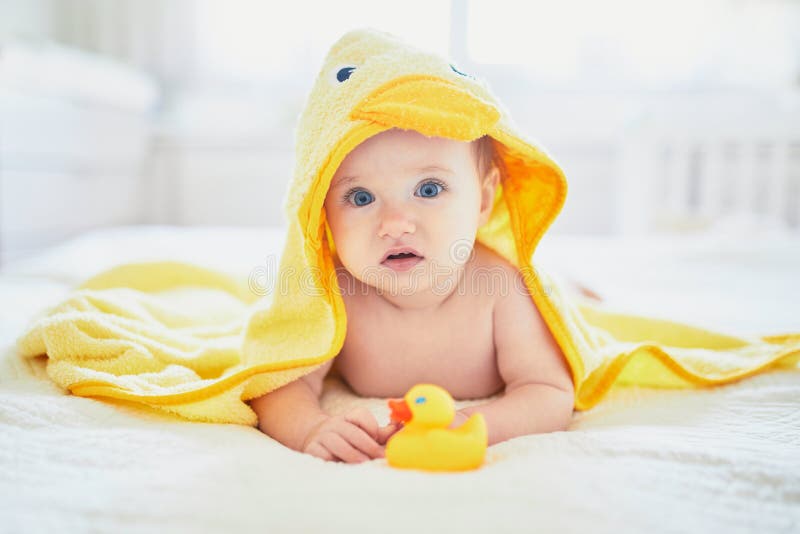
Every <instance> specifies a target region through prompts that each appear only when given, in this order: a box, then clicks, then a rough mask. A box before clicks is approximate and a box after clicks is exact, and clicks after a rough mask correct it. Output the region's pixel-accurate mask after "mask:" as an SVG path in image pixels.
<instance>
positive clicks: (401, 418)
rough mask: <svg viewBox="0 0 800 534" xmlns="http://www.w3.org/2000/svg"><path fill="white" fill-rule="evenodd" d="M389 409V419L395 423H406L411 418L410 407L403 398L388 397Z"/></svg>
mask: <svg viewBox="0 0 800 534" xmlns="http://www.w3.org/2000/svg"><path fill="white" fill-rule="evenodd" d="M389 409H390V410H392V413H391V414H389V419H391V420H392V421H394V422H395V423H406V422H408V421H410V420H411V409H410V408H409V407H408V403H406V401H405V400H403V399H389Z"/></svg>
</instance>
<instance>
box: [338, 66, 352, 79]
mask: <svg viewBox="0 0 800 534" xmlns="http://www.w3.org/2000/svg"><path fill="white" fill-rule="evenodd" d="M354 70H356V68H355V67H342V68H341V69H339V70H338V71H337V72H336V80H337V81H339V82H340V83H341V82H344V81H346V80H347V79H348V78H350V75H351V74H353V71H354Z"/></svg>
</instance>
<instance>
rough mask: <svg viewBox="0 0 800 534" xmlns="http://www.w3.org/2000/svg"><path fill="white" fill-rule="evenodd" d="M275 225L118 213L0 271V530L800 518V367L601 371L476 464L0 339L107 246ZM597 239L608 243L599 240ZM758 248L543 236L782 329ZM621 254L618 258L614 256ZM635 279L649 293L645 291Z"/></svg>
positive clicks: (208, 256)
mask: <svg viewBox="0 0 800 534" xmlns="http://www.w3.org/2000/svg"><path fill="white" fill-rule="evenodd" d="M280 235H282V232H281V231H280V230H274V231H258V230H252V231H245V230H234V229H205V230H203V229H176V228H167V227H154V228H121V229H115V230H111V231H105V232H97V233H93V234H88V235H86V236H84V237H83V238H81V239H79V240H76V241H73V242H70V243H67V244H65V245H64V246H62V247H60V248H58V249H54V250H51V251H49V252H48V253H46V254H43V255H40V256H38V257H35V258H32V259H30V260H28V261H25V262H20V263H17V264H15V265H10V266H7V267H6V268H5V269H4V271H3V273H2V275H0V303H2V304H0V343H1V346H2V352H1V353H0V532H43V531H51V530H52V531H58V532H87V531H91V532H120V531H124V532H139V531H148V532H149V531H158V532H228V531H245V532H250V531H258V532H285V531H290V532H295V531H299V532H331V531H345V530H347V531H351V530H355V531H369V532H375V531H378V532H380V531H388V532H420V531H422V532H438V531H441V530H442V529H447V530H453V531H456V532H458V531H461V532H483V531H489V530H491V531H496V532H509V531H517V532H519V531H522V532H534V531H541V532H584V533H585V532H615V533H617V532H641V531H647V532H792V531H794V532H797V531H798V528H800V410H798V408H800V373H795V372H772V373H767V374H764V375H761V376H757V377H755V378H752V379H748V380H745V381H743V382H740V383H737V384H733V385H729V386H724V387H719V388H714V389H705V390H694V391H661V390H648V389H642V388H631V389H616V390H613V391H612V392H611V394H610V395H609V397H608V398H607V400H605V401H604V402H602V403H601V404H600V405H599V406H597V407H596V408H595V409H593V410H591V411H588V412H579V413H576V414H575V416H574V418H573V423H572V425H571V428H570V430H569V431H567V432H558V433H552V434H544V435H534V436H525V437H520V438H516V439H513V440H510V441H507V442H505V443H501V444H498V445H495V446H493V447H490V449H489V452H488V457H487V463H486V465H485V466H484V467H482V468H481V469H480V470H478V471H476V472H470V473H461V474H429V473H421V472H407V471H399V470H394V469H391V468H389V467H388V466H387V465H386V463H385V460H376V461H373V462H369V463H366V464H360V465H345V464H336V463H325V462H323V461H322V460H319V459H316V458H314V457H311V456H307V455H303V454H299V453H296V452H294V451H291V450H288V449H286V448H285V447H283V446H282V445H280V444H279V443H277V442H275V441H274V440H272V439H270V438H269V437H267V436H265V435H264V434H261V433H260V432H259V431H258V430H256V429H253V428H247V427H239V426H230V425H211V424H198V423H188V422H184V421H181V420H178V419H176V418H171V417H169V416H166V415H164V414H161V413H155V412H146V411H144V409H142V408H139V407H138V406H132V405H125V404H122V403H117V404H111V403H108V402H100V401H97V400H92V399H85V398H79V397H73V396H69V395H65V394H64V393H63V392H62V391H60V390H59V389H58V388H57V387H55V386H54V385H53V384H52V383H51V382H49V380H48V379H47V378H46V376H45V375H44V372H43V367H44V362H43V361H42V360H34V361H29V362H26V361H22V360H20V359H19V358H17V357H16V355H15V353H14V351H13V343H14V339H15V337H16V335H18V334H19V333H21V331H22V329H23V327H24V325H25V324H26V322H27V321H28V320H29V319H30V318H31V316H32V315H33V314H34V313H35V312H37V311H38V310H40V309H41V308H42V307H44V306H46V305H48V304H51V303H54V302H55V301H57V300H58V299H59V298H60V297H61V296H63V294H64V293H65V292H66V291H67V290H68V289H69V287H70V284H72V283H75V282H78V281H80V280H82V279H83V278H85V277H86V276H88V275H90V274H92V273H93V272H96V271H99V270H101V269H103V268H105V267H107V266H109V265H111V264H113V263H117V262H126V261H131V260H139V259H154V258H164V257H171V258H173V259H183V260H188V261H198V262H202V263H204V264H212V265H216V266H218V267H220V268H225V269H227V270H232V271H239V272H241V270H242V269H252V268H255V267H257V266H261V265H264V263H265V262H266V261H270V260H269V258H268V256H269V255H270V254H272V255H273V257H274V258H275V259H276V258H277V254H278V253H279V251H280V242H279V238H278V237H277V236H280ZM613 247H616V248H615V250H618V251H619V253H615V254H608V250H609V248H613ZM643 247H644V248H643ZM647 247H649V248H647ZM737 247H738V248H737ZM760 247H761V248H760V250H758V251H757V252H758V253H757V254H754V253H753V251H752V249H747V250H746V249H744V248H742V247H740V246H738V245H736V244H735V243H734V242H733V241H724V240H722V241H720V240H714V241H697V240H693V241H675V240H669V241H667V240H660V241H656V242H653V241H650V242H647V243H645V242H633V241H626V240H609V239H600V238H596V239H591V238H582V239H577V238H572V239H568V238H557V237H555V238H551V240H550V241H548V242H546V243H545V244H543V247H542V250H541V253H542V254H543V255H544V256H547V259H548V260H549V261H550V262H551V263H553V264H556V265H562V266H563V265H566V266H567V269H568V271H570V272H571V273H572V274H573V275H574V276H575V277H576V278H578V279H579V280H580V281H584V282H587V283H589V284H590V285H591V287H592V288H593V289H595V290H597V291H598V292H599V293H601V294H602V295H604V296H605V297H606V299H607V300H608V301H609V303H610V304H613V305H616V306H618V307H620V308H622V309H633V310H635V311H639V312H642V311H649V312H652V313H651V314H654V315H662V316H665V317H669V316H670V313H669V312H670V310H678V309H681V310H682V313H681V315H682V316H686V313H685V309H686V307H687V306H690V307H691V309H692V313H693V314H694V315H693V319H696V320H697V321H698V322H700V323H701V324H705V325H707V326H711V327H717V328H722V329H730V330H736V331H741V330H742V329H746V330H747V331H754V332H763V333H777V332H781V331H789V330H792V331H800V315H798V314H797V313H796V306H797V302H800V299H798V297H800V295H798V284H797V282H798V279H797V274H796V273H798V272H800V241H791V240H786V239H780V240H776V241H774V242H764V243H762V244H761V245H760ZM625 250H629V252H628V253H627V255H623V256H620V254H626V253H625ZM604 251H605V252H606V253H605V254H604ZM604 257H609V258H612V257H613V258H614V261H615V263H614V264H604V262H603V261H604V260H603V258H604ZM620 257H624V258H630V259H629V261H628V262H626V263H625V265H624V266H621V265H619V263H618V261H619V258H620ZM625 269H629V272H628V273H627V275H626V273H625ZM632 273H633V274H632ZM654 281H655V282H654ZM648 288H649V289H650V290H652V291H650V293H649V294H653V295H654V300H653V301H651V300H649V299H648V300H644V299H645V298H647V295H648V293H643V291H645V289H648ZM659 298H661V300H658V299H659ZM652 302H658V303H659V307H658V308H657V309H655V308H653V306H652ZM322 404H323V406H324V407H325V408H326V409H328V410H329V411H332V412H340V411H344V410H346V409H348V408H349V407H352V406H354V405H365V406H367V407H369V408H370V409H372V411H373V413H375V414H376V416H377V417H378V419H379V422H381V423H384V422H385V421H386V419H387V416H388V410H387V408H386V406H385V401H384V400H383V399H362V398H358V397H356V396H355V395H353V394H352V392H350V390H349V389H347V387H346V386H345V385H344V384H342V383H340V382H338V381H337V380H335V379H329V380H327V381H326V387H325V392H324V394H323V398H322Z"/></svg>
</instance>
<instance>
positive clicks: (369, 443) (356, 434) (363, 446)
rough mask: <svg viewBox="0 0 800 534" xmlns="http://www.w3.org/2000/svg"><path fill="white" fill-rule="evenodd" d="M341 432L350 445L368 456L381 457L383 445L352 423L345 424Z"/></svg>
mask: <svg viewBox="0 0 800 534" xmlns="http://www.w3.org/2000/svg"><path fill="white" fill-rule="evenodd" d="M376 432H377V429H376ZM341 434H342V436H343V437H344V439H346V440H347V441H348V442H349V443H350V444H351V445H353V446H354V447H355V448H357V449H358V450H360V451H361V452H363V453H364V454H366V455H367V456H369V457H370V458H383V456H384V452H383V447H381V446H380V444H379V443H378V442H377V441H376V440H375V439H373V438H372V436H370V435H369V434H367V433H366V432H364V430H362V429H361V428H360V427H358V426H356V425H353V424H350V425H347V426H346V427H344V428H342V430H341Z"/></svg>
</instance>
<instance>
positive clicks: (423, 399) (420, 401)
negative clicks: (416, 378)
mask: <svg viewBox="0 0 800 534" xmlns="http://www.w3.org/2000/svg"><path fill="white" fill-rule="evenodd" d="M426 400H427V399H426V398H425V397H417V398H416V399H414V404H422V403H423V402H425V401H426Z"/></svg>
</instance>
